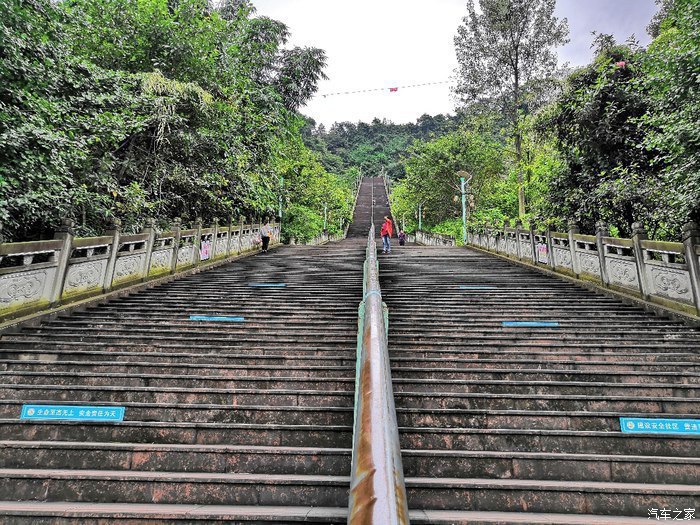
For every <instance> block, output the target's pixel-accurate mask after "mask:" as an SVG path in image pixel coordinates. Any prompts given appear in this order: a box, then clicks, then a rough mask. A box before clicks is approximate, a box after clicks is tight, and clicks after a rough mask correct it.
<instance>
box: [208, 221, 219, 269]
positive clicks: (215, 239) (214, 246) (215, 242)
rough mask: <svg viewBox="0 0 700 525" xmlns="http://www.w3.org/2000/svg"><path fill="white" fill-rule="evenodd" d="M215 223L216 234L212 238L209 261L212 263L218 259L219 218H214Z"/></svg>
mask: <svg viewBox="0 0 700 525" xmlns="http://www.w3.org/2000/svg"><path fill="white" fill-rule="evenodd" d="M213 223H214V224H213V228H214V233H213V234H212V238H211V253H210V254H209V259H210V260H212V261H213V260H214V259H216V250H217V248H218V245H219V218H218V217H214V221H213Z"/></svg>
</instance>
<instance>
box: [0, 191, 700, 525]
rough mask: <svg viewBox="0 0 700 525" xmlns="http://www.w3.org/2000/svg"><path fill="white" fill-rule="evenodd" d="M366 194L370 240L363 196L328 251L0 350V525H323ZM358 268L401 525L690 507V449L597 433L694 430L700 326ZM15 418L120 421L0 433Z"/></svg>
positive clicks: (467, 264)
mask: <svg viewBox="0 0 700 525" xmlns="http://www.w3.org/2000/svg"><path fill="white" fill-rule="evenodd" d="M372 188H373V189H374V196H375V198H374V212H375V213H374V219H375V223H376V225H377V226H379V225H380V224H381V219H382V217H383V216H384V215H387V214H388V208H387V207H386V206H385V203H386V194H385V193H384V187H383V183H382V182H381V179H379V178H375V179H369V178H367V179H365V182H363V184H362V187H361V189H360V196H359V198H358V202H357V208H356V213H355V217H354V221H353V224H352V225H351V228H350V230H349V237H351V238H350V239H348V240H346V241H343V242H341V243H337V244H333V245H327V246H323V247H285V248H280V249H275V250H273V251H271V252H270V253H269V254H267V255H256V256H254V257H249V258H245V259H242V260H239V261H236V262H234V263H232V264H230V265H227V266H223V267H220V268H218V269H215V270H211V271H208V272H204V273H201V274H197V275H194V276H190V277H187V278H184V279H180V280H177V281H173V282H171V283H169V284H166V285H162V286H159V287H156V288H153V289H150V290H147V291H142V292H139V293H134V294H132V295H129V296H126V297H123V298H121V299H117V300H112V301H109V302H107V303H105V304H103V305H100V306H96V307H93V308H90V309H88V310H86V311H82V312H75V313H73V314H71V315H69V316H68V315H66V316H59V317H58V318H56V319H55V320H53V321H47V322H44V323H43V324H41V325H40V326H38V327H33V328H30V327H27V328H24V329H23V330H22V331H21V332H20V333H14V334H4V335H2V337H0V385H1V386H0V444H1V445H2V446H1V447H0V500H5V501H0V523H3V524H5V523H7V524H10V523H12V524H14V523H18V524H19V523H22V524H25V523H31V524H39V523H40V524H44V523H47V524H48V523H51V524H54V523H61V524H63V523H120V524H121V523H124V524H137V523H138V524H142V523H197V524H204V523H252V522H254V523H284V522H289V523H292V522H300V521H303V522H325V523H344V522H345V520H346V519H347V497H348V496H347V491H348V486H349V470H350V461H351V451H350V444H351V433H352V422H353V412H352V406H353V396H354V375H355V374H354V373H355V370H354V366H355V344H356V330H357V305H358V303H359V301H360V299H361V295H362V262H363V260H364V246H365V244H364V240H365V236H366V232H367V230H368V227H369V224H370V218H371V211H372V207H373V205H372ZM395 241H396V239H394V242H395ZM380 264H381V268H380V276H381V280H382V291H383V296H384V300H385V301H386V302H387V303H388V305H389V309H390V322H389V325H390V332H389V348H390V353H391V357H392V374H393V386H394V391H395V399H396V406H397V412H398V413H397V417H398V422H399V425H400V427H401V428H400V433H401V440H402V448H403V452H402V455H403V464H404V470H405V477H406V484H407V488H408V497H409V504H410V507H411V521H412V523H416V524H417V523H441V524H448V523H481V524H485V523H493V524H496V523H531V524H532V523H543V524H544V523H549V524H551V523H577V524H581V525H584V524H585V525H589V524H591V525H592V524H602V523H646V522H648V521H647V517H648V516H647V509H649V510H651V509H652V508H657V509H660V508H662V507H668V508H683V509H689V508H696V509H697V505H698V503H699V501H698V495H699V494H700V487H699V486H698V480H699V479H700V459H699V456H700V453H699V449H700V447H699V446H698V445H700V441H699V440H698V439H697V438H684V437H680V436H651V435H629V434H622V433H621V432H620V429H619V422H618V418H619V416H625V415H638V416H646V415H653V416H659V417H670V418H683V417H697V414H698V413H700V411H699V410H698V402H700V401H699V400H700V374H699V372H698V366H699V365H700V360H699V359H698V351H699V347H700V332H699V331H697V330H693V329H689V328H688V327H685V326H683V325H681V324H679V323H676V322H672V321H669V320H667V319H663V318H660V317H657V316H655V315H651V314H649V313H646V312H644V311H642V310H640V309H639V308H636V307H633V306H629V305H626V304H623V303H621V302H619V301H617V300H614V299H611V298H609V297H606V296H603V295H599V294H594V293H592V292H589V291H584V290H583V289H580V288H578V287H576V286H574V285H572V284H569V283H568V282H564V281H561V280H558V279H554V278H549V277H545V276H543V275H541V274H538V273H536V272H533V271H529V270H525V269H523V268H520V267H517V266H513V265H511V264H509V263H507V262H505V261H503V260H502V259H498V258H495V257H492V256H488V255H485V254H482V253H480V252H475V251H470V250H465V249H461V248H455V249H449V248H424V247H417V246H406V247H401V248H399V247H397V246H395V245H394V249H393V252H392V254H391V255H387V256H383V255H382V256H381V257H380ZM253 284H284V285H285V286H284V287H281V286H280V287H276V286H275V287H254V286H251V285H253ZM463 286H465V287H466V288H462V287H463ZM190 315H210V316H233V317H235V316H240V317H244V321H243V322H217V321H190V320H189V316H190ZM516 320H524V321H538V320H540V321H556V322H558V323H559V326H557V327H551V328H546V327H544V328H543V327H537V328H534V327H533V328H522V327H521V328H507V327H504V326H503V324H502V323H503V321H516ZM25 403H47V404H48V403H51V404H54V403H55V404H63V403H65V404H69V403H70V404H79V405H83V404H85V405H95V404H99V405H110V406H123V407H125V408H126V418H125V421H124V422H122V423H78V422H26V421H19V420H18V415H19V410H20V407H21V406H22V404H25Z"/></svg>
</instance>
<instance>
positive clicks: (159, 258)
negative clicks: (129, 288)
mask: <svg viewBox="0 0 700 525" xmlns="http://www.w3.org/2000/svg"><path fill="white" fill-rule="evenodd" d="M172 265H173V248H172V246H168V247H165V248H161V249H159V250H153V254H152V255H151V268H150V270H149V271H148V275H149V276H151V277H153V276H157V275H163V274H167V273H170V268H172Z"/></svg>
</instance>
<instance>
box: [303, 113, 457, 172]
mask: <svg viewBox="0 0 700 525" xmlns="http://www.w3.org/2000/svg"><path fill="white" fill-rule="evenodd" d="M457 125H458V118H457V117H453V116H446V115H436V116H430V115H423V116H421V117H420V118H419V119H418V120H417V121H416V122H415V123H413V122H409V123H408V124H394V123H392V122H387V121H386V120H379V119H376V118H375V119H374V120H373V121H372V122H371V123H369V124H367V123H365V122H358V123H357V124H353V123H352V122H339V123H335V124H333V125H332V126H331V128H330V129H329V130H326V129H325V127H324V126H323V125H320V126H317V125H316V123H315V122H314V121H313V120H309V122H308V125H307V126H306V127H305V128H304V130H303V135H304V140H305V142H306V144H307V145H308V146H309V147H310V148H311V149H313V150H314V151H316V152H318V153H319V154H320V155H321V162H322V163H323V164H324V166H325V167H326V169H328V170H330V171H336V172H338V173H340V172H345V171H347V170H348V169H356V170H358V172H360V173H362V174H363V175H367V176H378V175H381V174H386V175H388V176H389V177H391V178H393V179H400V178H402V177H403V176H404V175H405V167H404V164H403V162H402V157H403V156H404V155H405V153H406V151H407V150H408V149H409V148H410V146H411V145H412V144H413V142H414V141H415V140H428V139H430V138H435V137H437V136H440V135H442V134H445V133H448V132H449V131H452V130H454V129H456V128H457Z"/></svg>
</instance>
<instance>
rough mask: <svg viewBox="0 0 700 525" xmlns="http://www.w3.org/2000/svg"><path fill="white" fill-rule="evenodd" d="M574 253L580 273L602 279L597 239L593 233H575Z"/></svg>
mask: <svg viewBox="0 0 700 525" xmlns="http://www.w3.org/2000/svg"><path fill="white" fill-rule="evenodd" d="M574 253H575V257H576V261H577V263H578V268H579V269H580V271H581V273H585V274H588V275H589V276H592V277H595V278H596V279H597V280H602V277H601V273H600V257H599V255H598V248H597V240H596V238H595V236H593V235H575V236H574Z"/></svg>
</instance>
